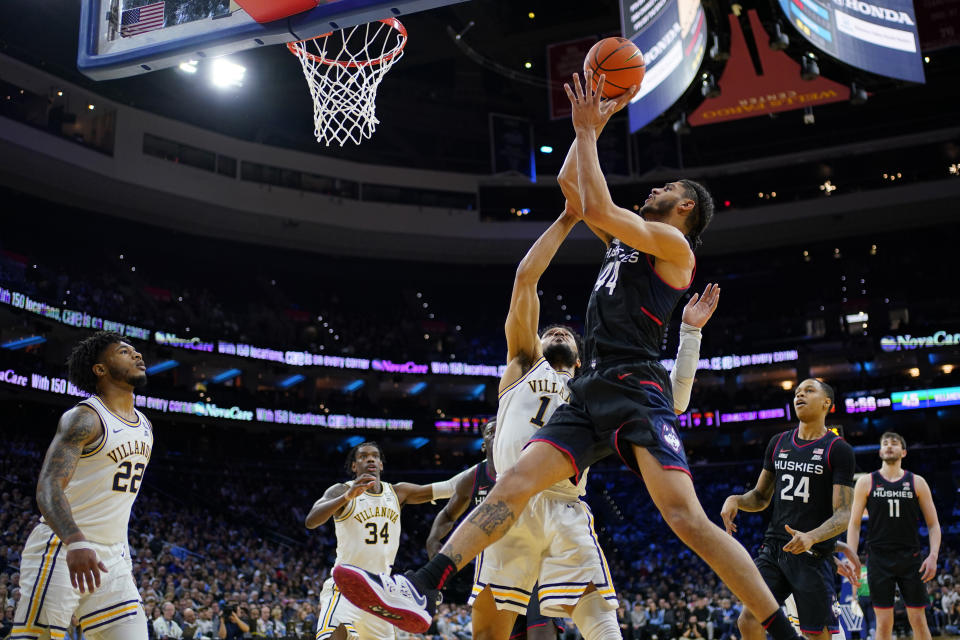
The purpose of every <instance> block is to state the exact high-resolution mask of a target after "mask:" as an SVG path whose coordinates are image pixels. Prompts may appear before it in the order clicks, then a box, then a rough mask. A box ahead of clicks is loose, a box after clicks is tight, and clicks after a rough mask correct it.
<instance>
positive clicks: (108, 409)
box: [90, 395, 142, 427]
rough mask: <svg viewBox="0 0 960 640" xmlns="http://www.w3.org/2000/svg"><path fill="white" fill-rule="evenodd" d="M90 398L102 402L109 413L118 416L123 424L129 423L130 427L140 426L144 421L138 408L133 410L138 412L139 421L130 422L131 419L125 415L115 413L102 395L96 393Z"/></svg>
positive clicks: (101, 404)
mask: <svg viewBox="0 0 960 640" xmlns="http://www.w3.org/2000/svg"><path fill="white" fill-rule="evenodd" d="M90 399H91V400H93V399H96V400H97V402H99V403H100V406H102V407H103V408H104V409H106V410H107V413H109V414H110V415H112V416H113V417H114V418H116V419H117V420H119V421H120V422H122V423H123V424H125V425H127V426H128V427H139V426H140V423H141V422H142V420H141V419H140V412H139V411H137V410H136V409H134V410H133V411H134V413H136V414H137V421H136V422H130V421H129V420H127V419H126V418H124V417H123V416H120V415H118V414H116V413H114V412H113V411H111V410H110V407H108V406H107V403H105V402H104V401H103V400H102V399H101V398H100V396H96V395H94V396H90Z"/></svg>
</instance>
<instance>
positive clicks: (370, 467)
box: [304, 442, 450, 640]
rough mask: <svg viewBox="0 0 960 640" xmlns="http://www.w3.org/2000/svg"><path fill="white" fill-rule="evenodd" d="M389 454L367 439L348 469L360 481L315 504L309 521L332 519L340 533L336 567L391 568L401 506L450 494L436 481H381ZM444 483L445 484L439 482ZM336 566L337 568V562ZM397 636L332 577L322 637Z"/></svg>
mask: <svg viewBox="0 0 960 640" xmlns="http://www.w3.org/2000/svg"><path fill="white" fill-rule="evenodd" d="M383 462H384V457H383V453H382V452H381V450H380V445H378V444H377V443H376V442H362V443H360V444H358V445H357V446H355V447H354V448H353V449H351V450H350V452H349V453H348V454H347V460H346V463H345V467H346V469H347V471H348V472H349V473H351V474H353V476H354V479H353V480H350V481H348V482H343V483H337V484H335V485H333V486H332V487H330V488H328V489H327V490H326V491H325V492H324V494H323V497H321V498H320V499H319V500H317V501H316V503H314V505H313V508H312V509H310V513H308V514H307V517H306V520H305V522H304V524H306V526H307V528H308V529H316V528H317V527H319V526H320V525H322V524H323V523H325V522H326V521H327V520H329V519H330V518H331V517H332V518H333V522H334V531H335V533H336V536H337V560H336V565H340V564H343V563H349V564H351V565H357V566H360V567H363V568H365V569H366V570H368V571H376V572H380V571H389V570H390V567H391V566H393V560H394V558H395V557H396V555H397V548H398V547H399V545H400V509H401V508H402V507H403V505H405V504H420V503H423V502H430V501H431V500H434V499H436V498H441V497H444V498H447V497H450V494H449V493H447V494H445V495H443V494H440V493H438V487H436V486H434V485H418V484H410V483H407V482H400V483H397V484H391V483H389V482H383V481H381V480H380V474H381V473H382V472H383ZM437 484H438V485H440V484H442V483H437ZM336 565H335V566H336ZM331 637H332V638H336V640H344V639H346V638H351V639H356V638H359V640H367V639H368V638H376V639H377V640H388V639H389V640H392V639H393V638H394V637H395V632H394V629H393V627H392V626H391V625H390V624H389V623H386V622H384V621H383V620H381V619H380V618H378V617H375V616H372V615H370V614H369V613H365V612H363V611H360V610H359V609H357V608H356V607H354V606H353V605H352V604H350V603H349V602H347V601H346V600H345V599H344V598H343V597H342V596H341V595H340V590H339V589H337V586H336V585H335V584H334V583H333V579H332V578H331V579H327V580H326V582H324V583H323V590H322V591H321V593H320V613H319V619H318V621H317V633H316V639H317V640H326V639H327V638H331Z"/></svg>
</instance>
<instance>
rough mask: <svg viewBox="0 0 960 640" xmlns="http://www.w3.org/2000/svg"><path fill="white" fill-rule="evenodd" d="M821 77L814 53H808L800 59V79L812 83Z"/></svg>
mask: <svg viewBox="0 0 960 640" xmlns="http://www.w3.org/2000/svg"><path fill="white" fill-rule="evenodd" d="M819 77H820V66H819V65H818V64H817V58H816V56H814V55H813V54H812V53H807V54H806V55H805V56H803V58H801V59H800V78H801V79H803V80H806V81H810V80H816V79H817V78H819Z"/></svg>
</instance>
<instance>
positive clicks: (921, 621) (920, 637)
mask: <svg viewBox="0 0 960 640" xmlns="http://www.w3.org/2000/svg"><path fill="white" fill-rule="evenodd" d="M907 620H909V621H910V628H911V629H912V630H913V640H930V626H929V625H928V624H927V608H926V607H907Z"/></svg>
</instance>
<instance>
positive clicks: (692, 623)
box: [680, 615, 704, 640]
mask: <svg viewBox="0 0 960 640" xmlns="http://www.w3.org/2000/svg"><path fill="white" fill-rule="evenodd" d="M703 632H704V629H703V625H702V623H701V622H699V621H698V620H697V616H695V615H691V616H690V617H689V618H688V619H687V624H686V625H685V626H684V629H683V633H682V634H680V637H681V638H686V640H703V639H704V635H703Z"/></svg>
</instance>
